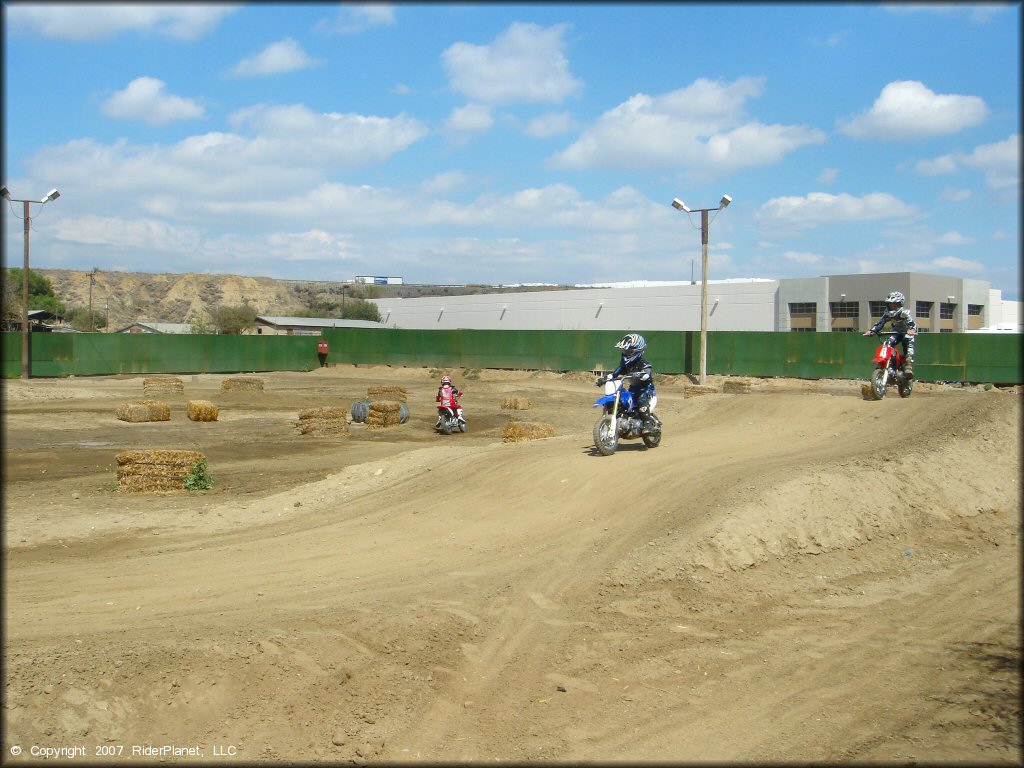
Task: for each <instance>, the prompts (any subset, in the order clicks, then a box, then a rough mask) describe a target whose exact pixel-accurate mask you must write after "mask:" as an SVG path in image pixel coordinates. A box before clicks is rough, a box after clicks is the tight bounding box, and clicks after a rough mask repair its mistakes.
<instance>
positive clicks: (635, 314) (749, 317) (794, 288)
mask: <svg viewBox="0 0 1024 768" xmlns="http://www.w3.org/2000/svg"><path fill="white" fill-rule="evenodd" d="M890 291H901V292H902V293H903V295H904V296H906V297H907V308H908V309H909V310H910V311H911V312H912V313H914V315H915V318H916V319H917V323H918V325H919V327H920V328H921V330H922V332H926V333H927V332H933V333H954V332H956V333H963V332H968V331H1011V332H1017V333H1019V332H1021V323H1020V302H1017V301H1003V299H1002V292H1001V291H999V290H995V289H992V288H991V287H990V285H989V283H988V282H986V281H983V280H970V279H966V278H959V277H949V276H946V275H928V274H922V273H917V272H892V273H877V274H858V275H828V276H821V277H811V278H789V279H782V280H767V279H760V278H751V279H737V280H709V281H708V301H707V304H708V317H707V328H708V330H709V331H793V332H857V331H860V332H863V331H865V330H867V329H868V328H869V327H870V326H871V324H872V323H874V322H875V321H876V320H877V319H878V318H879V317H880V316H881V313H882V312H883V311H884V309H885V302H884V299H885V296H886V294H888V293H889V292H890ZM374 301H375V302H376V303H377V306H378V307H379V308H380V314H381V320H382V322H383V324H384V325H386V326H388V327H394V328H421V329H455V328H475V329H494V330H500V329H506V330H616V331H631V330H647V331H695V330H700V320H701V284H700V283H699V282H685V283H679V282H663V283H661V282H638V283H631V284H617V285H611V286H592V287H580V288H574V289H570V290H562V291H558V290H552V291H523V292H521V293H491V294H470V295H464V296H426V297H419V298H389V299H374Z"/></svg>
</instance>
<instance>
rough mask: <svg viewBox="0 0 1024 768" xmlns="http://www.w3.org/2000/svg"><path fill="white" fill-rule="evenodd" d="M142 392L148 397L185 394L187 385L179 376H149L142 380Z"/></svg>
mask: <svg viewBox="0 0 1024 768" xmlns="http://www.w3.org/2000/svg"><path fill="white" fill-rule="evenodd" d="M142 391H143V392H144V393H145V394H147V395H151V394H161V393H165V392H184V391H185V383H184V382H183V381H182V380H181V379H179V378H178V377H177V376H147V377H146V378H144V379H143V380H142Z"/></svg>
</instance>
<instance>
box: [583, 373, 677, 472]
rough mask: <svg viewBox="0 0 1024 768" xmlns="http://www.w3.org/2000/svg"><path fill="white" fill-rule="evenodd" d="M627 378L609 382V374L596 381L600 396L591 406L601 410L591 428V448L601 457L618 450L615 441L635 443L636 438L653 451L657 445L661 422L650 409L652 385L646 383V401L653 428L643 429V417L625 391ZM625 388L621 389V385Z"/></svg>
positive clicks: (653, 397)
mask: <svg viewBox="0 0 1024 768" xmlns="http://www.w3.org/2000/svg"><path fill="white" fill-rule="evenodd" d="M629 381H630V378H629V377H628V376H626V377H624V378H621V379H613V378H612V376H611V374H608V375H607V376H605V377H602V378H599V379H598V380H597V382H596V384H597V386H601V385H603V386H604V396H603V397H599V398H598V399H597V402H596V403H594V407H595V408H601V409H602V414H601V418H600V419H599V420H598V422H597V424H595V425H594V445H595V446H596V447H597V450H598V451H599V452H600V453H601V455H603V456H611V455H612V454H613V453H615V449H616V448H618V447H619V440H635V439H637V438H640V439H641V440H643V441H644V445H646V446H647V447H648V448H657V447H658V444H659V443H661V421H659V420H658V417H657V416H655V415H654V406H656V405H657V404H658V396H657V394H655V392H654V382H653V381H652V382H651V383H650V384H648V385H647V386H648V391H649V393H650V398H649V400H648V403H649V408H650V412H651V418H652V419H653V421H654V426H653V427H652V428H651V429H649V430H647V429H644V421H643V414H642V413H640V411H639V410H638V409H637V403H636V398H634V397H633V393H632V392H630V391H629V389H627V387H628V382H629ZM624 383H625V384H626V386H623V384H624Z"/></svg>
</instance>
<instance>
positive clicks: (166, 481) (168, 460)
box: [116, 450, 206, 491]
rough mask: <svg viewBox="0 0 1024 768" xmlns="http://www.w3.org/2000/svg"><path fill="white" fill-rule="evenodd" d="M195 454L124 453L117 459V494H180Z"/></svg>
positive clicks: (198, 457)
mask: <svg viewBox="0 0 1024 768" xmlns="http://www.w3.org/2000/svg"><path fill="white" fill-rule="evenodd" d="M205 458H206V457H205V456H203V454H201V453H199V452H198V451H160V450H157V451H127V452H126V453H119V454H117V456H116V459H117V489H118V490H119V491H181V490H184V489H185V478H186V477H188V475H190V474H191V473H192V468H193V467H194V466H195V465H196V462H199V461H203V460H205Z"/></svg>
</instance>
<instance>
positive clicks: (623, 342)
mask: <svg viewBox="0 0 1024 768" xmlns="http://www.w3.org/2000/svg"><path fill="white" fill-rule="evenodd" d="M615 348H616V349H621V350H622V362H624V363H632V362H633V361H634V360H636V359H637V358H638V357H640V355H642V354H643V353H644V350H645V349H647V342H646V341H644V337H643V336H641V335H640V334H639V333H627V334H626V335H625V336H623V337H622V338H621V339H619V342H618V343H617V344H616V345H615Z"/></svg>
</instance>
